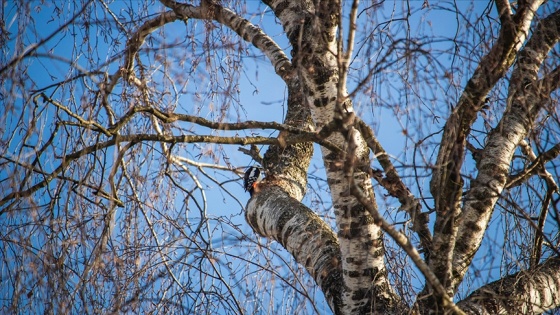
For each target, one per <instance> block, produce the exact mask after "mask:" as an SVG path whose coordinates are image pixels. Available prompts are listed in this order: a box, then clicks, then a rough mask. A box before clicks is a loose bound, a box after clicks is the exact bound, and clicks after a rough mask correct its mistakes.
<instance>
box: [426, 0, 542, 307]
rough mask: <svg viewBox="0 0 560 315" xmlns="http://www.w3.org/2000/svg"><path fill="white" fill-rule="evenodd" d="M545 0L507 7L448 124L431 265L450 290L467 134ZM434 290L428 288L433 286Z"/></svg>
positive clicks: (435, 187) (436, 186) (436, 181)
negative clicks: (514, 9)
mask: <svg viewBox="0 0 560 315" xmlns="http://www.w3.org/2000/svg"><path fill="white" fill-rule="evenodd" d="M541 3H542V2H541V1H533V2H532V4H531V5H528V4H525V5H524V6H521V8H520V10H519V11H518V12H517V13H516V15H515V17H514V18H513V19H509V18H507V19H506V18H505V16H509V15H510V14H511V12H503V11H504V10H505V9H504V8H502V12H500V16H501V17H503V19H502V23H503V27H502V29H501V31H500V34H499V37H498V39H497V40H496V43H495V44H494V46H493V47H492V48H491V49H490V51H489V52H488V53H487V54H486V55H485V56H484V57H483V58H482V60H480V63H479V66H478V68H477V69H476V70H475V72H474V74H473V76H472V77H471V78H470V80H469V81H468V82H467V85H466V87H465V89H464V91H463V93H462V95H461V98H460V99H459V101H458V103H457V105H456V106H455V108H454V110H453V112H452V113H451V115H450V116H449V117H448V118H447V122H446V124H445V128H444V132H443V136H442V140H441V145H440V150H439V153H438V158H437V163H436V165H435V170H434V174H433V177H432V180H431V182H430V191H431V192H432V195H433V196H434V203H435V207H436V212H437V214H438V215H437V217H436V221H435V227H434V237H433V243H432V248H431V250H430V266H431V267H432V269H433V270H434V272H435V273H436V275H437V276H438V277H439V278H440V279H441V281H442V283H443V284H444V286H446V288H447V290H448V294H450V295H453V294H454V288H453V286H452V281H451V277H452V274H453V264H452V261H453V251H454V246H455V244H456V238H457V231H458V224H457V220H458V217H459V215H460V213H461V195H462V189H463V179H462V178H461V174H460V173H461V167H462V165H463V162H464V155H465V148H466V140H467V136H468V135H469V133H470V130H471V127H472V124H473V123H474V121H475V119H476V117H477V113H478V112H479V111H480V110H481V109H482V106H483V105H484V100H485V98H486V96H487V95H488V93H489V92H490V90H491V89H492V88H493V87H494V85H495V84H496V82H498V80H499V79H501V78H502V77H503V76H504V75H505V74H506V72H507V70H508V69H509V68H510V67H511V65H512V64H513V62H514V61H515V56H516V54H517V52H518V51H519V49H520V47H521V45H522V44H523V42H524V41H525V38H526V37H527V35H528V33H529V27H530V26H531V21H532V18H533V15H534V13H535V11H536V9H537V8H538V7H539V5H540V4H541ZM428 291H429V290H428ZM430 303H431V302H428V304H430Z"/></svg>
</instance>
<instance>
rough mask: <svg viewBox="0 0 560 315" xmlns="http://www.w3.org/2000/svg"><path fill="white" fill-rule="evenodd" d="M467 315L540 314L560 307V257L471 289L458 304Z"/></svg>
mask: <svg viewBox="0 0 560 315" xmlns="http://www.w3.org/2000/svg"><path fill="white" fill-rule="evenodd" d="M457 306H459V307H460V308H461V309H463V310H465V312H467V313H470V314H540V313H544V312H546V311H548V310H551V309H554V308H556V307H558V306H560V258H558V257H555V258H550V259H548V260H547V261H545V262H544V263H543V264H541V265H540V266H539V267H538V268H536V269H534V270H528V271H521V272H518V273H516V274H513V275H510V276H507V277H505V278H502V279H500V280H498V281H495V282H492V283H490V284H487V285H485V286H483V287H481V288H480V289H478V290H476V291H474V292H473V293H472V294H471V295H469V296H468V297H467V298H466V299H464V300H463V301H461V302H459V303H457Z"/></svg>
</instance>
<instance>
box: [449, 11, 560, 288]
mask: <svg viewBox="0 0 560 315" xmlns="http://www.w3.org/2000/svg"><path fill="white" fill-rule="evenodd" d="M559 39H560V11H557V12H556V13H554V14H552V15H550V16H549V17H548V18H547V19H545V20H543V21H541V23H540V25H539V26H538V28H537V31H536V32H535V34H533V36H532V37H531V39H530V40H529V41H528V43H527V45H526V46H525V47H524V48H523V50H522V51H521V52H520V54H519V59H518V61H517V64H516V67H515V69H514V71H513V73H512V78H511V81H510V88H509V95H508V100H507V108H506V111H505V113H504V116H503V118H502V119H501V120H500V123H499V124H498V126H497V127H496V128H494V130H493V131H492V132H491V134H490V135H489V136H488V141H487V143H486V146H485V148H484V151H483V152H484V153H483V155H482V157H481V160H480V162H479V173H478V176H477V177H476V179H475V180H474V181H473V182H472V183H471V189H470V190H469V191H468V193H467V194H466V196H465V204H464V207H463V208H464V209H463V213H462V215H461V218H460V221H459V224H460V225H459V233H458V236H457V249H456V250H455V253H454V256H453V267H454V271H453V272H454V278H453V281H452V285H453V289H456V287H457V286H458V285H459V283H460V282H461V280H462V279H463V277H464V275H465V273H466V270H467V268H468V266H469V265H470V264H471V262H472V258H473V256H474V254H475V252H476V251H477V250H478V248H479V247H480V244H481V242H482V237H483V236H484V232H485V230H486V226H487V225H488V221H489V220H490V217H491V215H492V211H493V210H494V207H495V205H496V202H497V200H498V197H499V195H500V193H501V192H502V190H503V188H504V186H505V184H506V180H507V177H508V174H509V166H510V164H511V161H512V158H513V154H514V152H515V149H516V148H517V146H518V145H519V143H520V142H521V140H523V138H525V137H526V136H527V133H528V132H529V130H530V129H531V128H532V126H533V124H534V122H535V119H536V117H537V115H538V113H539V111H540V110H541V109H542V106H543V105H544V103H545V102H546V101H547V100H548V96H547V95H546V94H543V92H544V91H543V90H542V85H541V84H539V80H538V71H539V68H540V66H541V64H542V62H543V60H544V58H545V57H546V55H547V54H548V52H549V51H550V49H551V48H552V46H553V45H555V44H556V43H557V42H558V40H559Z"/></svg>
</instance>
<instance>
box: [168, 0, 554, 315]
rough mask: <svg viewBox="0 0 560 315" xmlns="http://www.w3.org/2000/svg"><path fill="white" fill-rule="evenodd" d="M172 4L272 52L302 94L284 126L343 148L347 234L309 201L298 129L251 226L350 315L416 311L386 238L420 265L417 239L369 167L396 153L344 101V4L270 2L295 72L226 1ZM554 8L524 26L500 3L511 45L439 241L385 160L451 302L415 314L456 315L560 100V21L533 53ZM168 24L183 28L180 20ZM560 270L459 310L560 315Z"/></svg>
mask: <svg viewBox="0 0 560 315" xmlns="http://www.w3.org/2000/svg"><path fill="white" fill-rule="evenodd" d="M162 2H163V3H165V4H166V5H167V6H168V7H170V8H172V9H174V11H175V13H176V14H177V15H178V16H181V17H183V18H187V17H190V18H201V19H212V20H214V21H217V22H219V23H222V24H224V25H226V26H228V27H230V28H231V29H232V30H234V31H235V32H236V33H238V34H239V35H240V36H241V37H242V38H243V39H244V40H246V41H250V42H251V43H253V44H254V45H255V46H256V47H257V48H259V49H261V50H262V51H263V52H264V53H265V55H266V56H267V57H268V58H269V60H270V61H271V63H272V64H273V66H274V68H275V70H276V73H277V74H278V75H279V76H280V77H282V78H283V79H284V81H285V82H286V84H287V86H288V93H289V97H288V113H287V118H286V121H285V122H284V123H285V124H286V125H289V126H293V127H295V128H300V129H301V130H306V131H307V130H313V128H316V130H317V134H318V135H323V136H326V139H325V140H326V141H328V143H329V146H328V148H327V147H326V146H324V147H322V148H321V150H322V154H323V161H324V165H325V168H326V172H327V177H328V184H329V188H330V190H331V196H332V201H333V207H334V213H335V216H336V231H333V230H332V229H331V228H330V227H329V226H327V225H326V224H325V223H324V222H323V221H322V220H321V218H320V217H318V216H317V215H316V214H315V213H313V211H311V210H310V209H308V208H307V207H305V206H304V205H302V204H301V203H300V200H301V199H302V198H303V196H304V194H305V187H306V184H307V178H306V174H307V168H308V165H309V159H310V158H311V155H312V147H311V144H310V143H297V144H289V143H293V142H290V141H289V139H290V137H293V136H294V134H292V133H290V132H289V131H287V130H285V131H282V132H281V133H280V135H279V136H278V141H277V142H275V143H274V144H273V145H271V146H270V147H269V149H268V151H267V152H266V154H265V158H264V161H263V166H264V167H265V169H266V173H267V177H266V178H265V179H264V180H263V181H262V182H261V184H260V188H259V189H258V192H257V193H255V194H254V195H253V197H252V199H251V200H250V201H249V203H248V204H247V209H246V210H247V212H246V218H247V221H248V223H249V224H250V225H251V227H252V228H253V229H254V230H255V232H257V233H259V234H260V235H263V236H265V237H269V238H272V239H274V240H276V241H278V242H279V243H280V244H282V246H284V247H285V248H286V250H288V251H289V252H290V253H291V254H292V255H293V257H294V258H295V259H296V260H297V261H298V262H299V263H300V264H301V265H302V266H304V267H305V268H306V270H307V271H308V272H309V274H310V275H311V276H312V277H313V278H314V279H315V281H316V283H317V284H318V285H319V286H320V287H321V289H322V290H323V292H324V293H325V296H326V298H327V301H328V303H329V305H330V307H331V309H332V310H333V311H334V312H335V313H336V314H373V313H384V314H390V313H395V314H398V313H402V312H404V311H405V309H407V306H406V305H403V303H402V302H401V299H400V297H399V296H398V295H397V294H395V292H394V290H393V288H392V286H391V284H390V282H389V280H388V277H387V271H386V267H385V261H384V259H385V257H384V255H385V252H384V245H383V233H382V229H381V228H380V226H383V228H384V229H385V230H386V231H390V232H389V234H390V235H391V236H393V235H394V236H393V237H395V238H399V237H400V238H402V244H407V245H406V246H408V247H407V249H408V250H410V252H411V253H416V256H418V257H419V255H417V252H416V251H415V250H414V248H412V245H411V244H410V241H409V240H408V239H406V237H405V236H404V235H401V234H399V232H398V231H396V230H394V229H392V228H391V227H390V226H389V225H388V223H387V222H385V221H384V220H383V219H382V218H381V217H380V216H378V210H377V205H376V200H375V195H374V193H373V189H372V182H371V181H372V176H371V174H372V172H371V170H370V165H371V161H370V158H369V154H370V149H371V150H373V152H374V153H375V154H386V153H384V151H383V149H382V148H381V146H380V144H379V143H378V142H377V140H375V136H374V135H373V132H371V130H368V129H367V128H363V126H360V124H359V123H357V120H356V119H355V116H354V115H355V114H354V111H353V108H352V101H351V99H349V98H348V95H347V91H346V90H344V87H345V82H342V84H341V82H339V80H340V78H341V77H342V78H345V77H346V76H345V74H342V76H341V73H340V71H341V70H340V68H339V65H340V64H341V63H340V59H339V58H341V56H339V55H337V51H338V52H340V49H339V48H340V46H337V27H338V23H339V16H338V15H339V6H340V3H339V2H336V1H285V0H269V1H264V2H265V3H266V4H267V5H268V6H269V7H270V8H271V9H272V11H273V12H274V14H275V15H276V17H277V18H278V19H279V20H280V21H281V23H282V25H283V28H284V31H285V33H286V35H287V37H288V39H289V41H290V44H291V46H292V52H291V54H292V56H293V59H292V60H291V61H290V60H288V58H287V57H286V55H285V54H284V52H283V51H282V50H281V49H280V48H279V47H278V45H276V44H275V43H274V41H273V40H272V39H270V38H269V37H267V36H266V35H265V34H264V33H262V31H260V30H259V29H258V28H256V27H254V26H253V25H251V24H250V23H249V22H248V21H247V20H244V19H242V18H240V17H238V16H237V15H235V13H233V12H232V11H230V10H227V9H225V8H222V7H221V6H219V5H217V4H215V3H213V2H208V1H203V6H201V7H193V6H190V5H179V4H177V3H175V2H173V1H168V0H166V1H162ZM541 3H542V1H531V2H525V1H524V2H520V4H519V7H518V8H517V10H516V12H515V14H512V9H511V7H510V4H509V2H507V1H501V0H498V1H496V4H497V8H498V12H499V16H500V21H501V23H502V28H501V31H500V34H499V37H498V39H497V40H496V42H495V44H494V46H492V48H491V49H490V51H489V52H488V53H487V54H486V55H485V56H484V57H483V58H482V59H481V61H480V63H479V66H478V68H477V69H476V70H475V72H474V74H473V76H472V77H471V79H470V80H469V81H468V83H467V85H466V87H465V89H464V91H463V93H462V95H461V97H460V99H459V101H458V103H457V105H456V106H455V107H454V109H453V111H452V113H451V114H450V116H449V117H448V120H447V123H446V125H445V127H444V132H443V136H442V142H441V146H440V150H439V153H438V157H437V164H436V165H435V169H434V174H433V177H432V180H431V182H430V189H431V193H432V195H433V196H434V202H435V210H436V220H435V225H434V228H433V234H434V236H433V238H432V237H431V235H430V230H429V229H428V217H427V215H426V214H422V213H420V204H419V203H418V202H417V201H416V200H415V199H414V196H413V195H412V194H411V193H410V191H409V190H408V188H407V187H406V186H405V185H404V184H403V183H402V181H401V180H400V178H399V176H398V173H397V172H396V170H395V169H394V167H393V166H392V165H391V163H390V161H389V160H388V159H387V158H386V157H385V156H383V158H382V160H381V164H382V166H383V168H384V170H385V172H386V173H387V174H388V177H387V178H386V179H384V178H381V177H376V179H377V180H378V181H379V182H380V183H381V184H382V186H384V187H385V188H386V189H387V190H388V191H389V194H391V195H392V196H395V197H397V198H398V199H399V201H400V202H401V203H402V205H403V209H404V210H406V211H408V212H409V214H410V215H411V216H412V217H413V220H414V224H415V227H414V229H413V230H414V231H415V232H416V233H418V235H419V236H420V239H421V246H422V247H423V248H424V249H426V250H427V252H426V255H425V256H426V259H427V262H428V263H429V264H428V266H429V268H430V270H423V271H422V272H424V274H425V275H426V276H427V278H428V276H429V278H433V279H437V281H436V282H438V283H441V285H443V286H441V285H439V284H438V285H439V289H440V293H436V292H435V290H433V288H432V287H431V286H430V285H426V287H425V288H424V290H423V292H422V294H421V295H420V298H419V299H418V301H417V302H416V304H415V305H414V307H413V308H412V309H407V310H408V311H410V312H417V313H444V312H446V311H448V310H449V309H450V308H449V306H450V305H449V303H450V302H449V301H446V300H445V298H443V297H444V296H445V294H447V295H449V296H453V295H454V294H455V291H456V289H457V286H458V285H459V283H461V281H462V279H463V277H464V275H465V273H466V271H467V269H468V267H469V266H470V264H471V262H472V258H473V256H474V254H475V253H476V251H477V250H478V248H479V246H480V243H481V240H482V237H483V235H484V232H485V230H486V226H487V224H488V220H489V218H490V216H491V214H492V211H493V209H494V207H495V205H496V202H497V200H498V198H499V197H500V193H501V192H502V190H503V189H504V187H505V186H506V182H507V180H508V178H509V175H510V174H509V169H510V165H511V162H512V157H513V153H514V151H515V149H516V148H517V146H518V144H519V143H520V141H522V140H523V139H524V137H525V136H526V135H527V133H528V131H529V130H530V128H531V127H532V124H533V122H534V120H535V118H536V116H537V115H538V113H539V110H540V109H541V108H542V106H543V104H544V102H545V101H546V99H547V97H548V95H549V93H550V92H551V91H552V90H553V89H554V88H557V84H556V83H550V82H551V78H547V80H546V82H547V83H546V84H545V79H543V80H538V77H537V72H538V70H539V67H540V66H541V64H542V62H543V60H544V58H545V57H546V56H547V54H548V52H549V51H550V49H551V47H552V46H553V45H554V44H556V42H557V41H558V38H560V35H559V34H560V31H559V25H560V23H559V15H560V14H559V13H558V12H556V13H554V14H552V15H550V16H549V17H548V18H547V19H544V20H543V21H541V25H540V26H539V27H538V28H537V29H536V31H535V32H534V34H533V35H532V37H531V39H530V40H529V41H528V42H527V44H526V45H525V47H524V48H523V49H522V50H521V47H523V45H524V44H525V42H526V38H527V37H528V34H529V29H530V26H531V22H532V21H533V17H534V14H535V12H536V10H537V8H538V7H539V6H540V5H541ZM165 17H167V20H173V19H176V17H175V16H172V15H170V13H167V15H165ZM167 20H166V21H167ZM516 58H517V59H516ZM514 62H516V63H515V69H514V71H513V74H512V77H511V83H510V88H509V97H508V101H507V108H506V111H505V112H504V114H503V117H502V119H501V120H500V122H499V124H498V125H497V126H496V127H495V128H494V129H493V130H492V132H491V133H490V135H489V136H488V138H487V141H486V144H485V145H484V147H483V148H482V149H481V152H482V155H481V156H480V159H479V161H478V167H479V168H478V175H477V177H476V179H475V180H474V181H472V182H471V183H470V186H471V189H470V190H469V191H468V192H467V193H466V194H465V195H463V188H464V184H463V178H462V176H461V174H460V170H461V167H462V165H463V163H464V154H465V149H466V139H467V136H468V135H469V133H470V130H471V128H472V125H473V123H474V121H475V120H476V118H477V114H478V112H479V111H480V110H481V109H482V106H483V103H484V99H485V97H486V95H487V94H488V93H489V92H490V91H491V90H492V88H493V87H494V86H495V84H496V83H497V82H498V80H500V79H502V78H503V77H504V76H505V75H506V73H507V71H508V69H509V68H510V67H511V66H512V65H514ZM554 73H555V72H554ZM552 77H554V78H556V77H557V75H556V74H553V75H552ZM341 87H342V88H341ZM313 125H314V126H313ZM364 136H365V137H366V138H367V139H364ZM366 140H367V141H366ZM352 192H357V194H354V193H352ZM356 196H359V198H357V197H356ZM374 218H376V219H374ZM418 257H416V258H418ZM424 266H426V264H424ZM558 267H559V262H558V259H549V260H548V261H546V262H545V263H543V264H541V265H540V267H539V268H537V269H535V270H533V271H528V272H520V273H518V274H515V275H511V276H508V277H506V278H504V279H501V280H499V281H496V282H494V283H491V284H489V285H487V286H485V287H482V288H481V289H479V290H477V291H475V292H474V293H473V294H472V295H471V296H469V297H468V298H467V299H465V300H464V301H462V302H460V303H459V304H458V306H460V307H461V308H462V309H463V310H465V311H466V312H468V313H474V314H489V313H507V312H509V313H511V312H525V313H537V312H542V311H544V310H547V309H551V308H554V307H556V306H557V305H560V301H559V299H560V298H559V296H558V289H559V287H560V285H559V280H558V279H559V278H560V273H559V272H558V270H559V269H560V268H558ZM426 268H428V267H427V266H426ZM434 283H435V282H434ZM442 288H443V290H442ZM441 291H446V292H444V293H442V292H441ZM501 297H507V298H508V301H502V300H501ZM455 311H456V312H458V313H460V311H458V310H457V309H455Z"/></svg>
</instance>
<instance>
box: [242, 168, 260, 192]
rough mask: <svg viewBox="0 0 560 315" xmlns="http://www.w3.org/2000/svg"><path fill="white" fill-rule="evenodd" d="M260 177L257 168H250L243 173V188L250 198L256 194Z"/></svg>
mask: <svg viewBox="0 0 560 315" xmlns="http://www.w3.org/2000/svg"><path fill="white" fill-rule="evenodd" d="M260 175H261V170H260V169H259V168H258V167H255V166H251V167H249V168H248V169H247V171H245V176H244V177H243V188H245V191H248V192H249V194H250V195H251V196H253V193H254V192H256V191H257V190H256V188H257V183H258V181H259V176H260Z"/></svg>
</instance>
